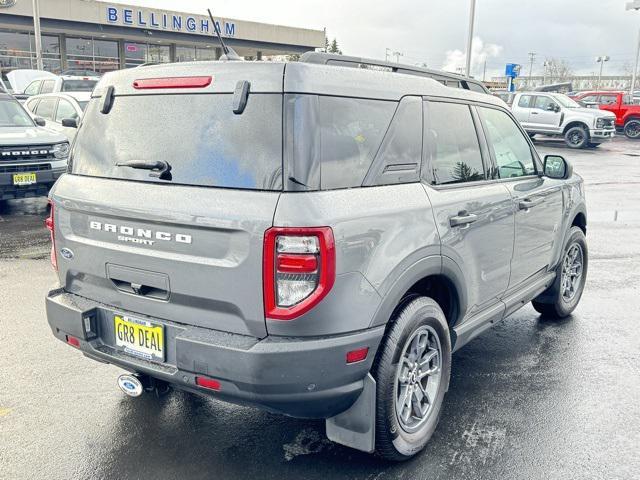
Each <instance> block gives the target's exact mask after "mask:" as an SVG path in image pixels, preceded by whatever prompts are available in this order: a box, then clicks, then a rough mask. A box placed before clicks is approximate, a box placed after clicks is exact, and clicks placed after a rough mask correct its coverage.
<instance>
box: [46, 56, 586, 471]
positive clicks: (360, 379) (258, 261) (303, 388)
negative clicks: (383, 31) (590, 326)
mask: <svg viewBox="0 0 640 480" xmlns="http://www.w3.org/2000/svg"><path fill="white" fill-rule="evenodd" d="M214 77H215V81H214ZM249 84H250V86H251V88H249ZM85 115H86V117H85V119H84V121H83V125H82V127H81V128H80V129H79V131H78V135H77V137H76V140H75V142H74V147H73V154H72V157H71V168H70V173H69V174H67V175H64V176H63V177H62V178H60V180H59V181H58V182H57V183H56V185H55V186H54V188H53V190H52V192H51V195H50V201H51V216H50V217H49V219H48V220H47V226H48V228H49V229H50V230H51V238H52V240H53V242H52V261H53V265H54V268H55V269H56V271H57V275H58V279H59V286H58V287H57V288H55V289H53V290H51V291H50V292H49V294H48V295H47V299H46V305H47V318H48V322H49V324H50V326H51V329H52V332H53V334H54V335H55V337H56V338H58V339H59V340H61V341H63V342H65V343H67V344H69V345H71V346H73V347H75V348H78V349H79V350H80V351H81V352H82V353H83V354H84V355H86V356H87V357H89V358H91V359H95V360H98V361H101V362H107V363H112V364H114V365H117V366H120V367H122V368H124V369H125V370H127V371H128V372H130V373H127V374H125V375H123V376H121V377H120V378H119V386H120V388H122V390H123V391H124V392H125V393H127V394H128V395H131V396H139V395H141V394H142V393H143V392H144V391H153V390H156V391H157V392H165V391H166V389H167V385H173V386H175V387H176V388H179V389H182V390H185V391H188V392H194V393H200V394H206V395H210V396H212V397H215V398H218V399H221V400H226V401H229V402H238V403H243V404H250V405H254V406H258V407H260V408H264V409H266V410H269V411H272V412H280V413H284V414H287V415H291V416H294V417H301V418H317V419H326V427H327V435H328V437H329V438H330V439H332V440H334V441H336V442H338V443H342V444H345V445H348V446H351V447H354V448H357V449H360V450H364V451H367V452H372V451H374V450H375V451H377V452H378V454H379V455H381V456H383V457H385V458H388V459H393V460H405V459H407V458H410V457H412V456H413V455H415V454H416V453H418V452H419V451H420V450H421V449H422V448H423V447H424V446H425V444H426V443H427V441H428V440H429V438H430V437H431V435H432V434H433V432H434V430H435V428H436V425H437V423H438V418H439V417H440V413H441V410H442V406H443V399H444V396H445V393H446V391H447V389H448V386H449V380H450V375H451V354H452V352H453V351H455V350H457V349H459V348H461V347H462V346H463V345H465V344H466V343H467V342H469V341H470V340H471V339H472V338H474V337H476V336H477V335H478V334H480V333H481V332H482V331H484V330H486V329H487V328H489V327H490V326H491V325H492V324H493V323H494V322H496V321H499V320H502V319H503V318H505V317H506V316H508V315H510V314H512V313H513V312H515V311H516V310H518V309H519V308H521V307H522V306H523V305H525V304H527V303H528V302H533V306H534V308H535V309H536V310H538V311H539V312H541V313H543V314H544V315H546V316H548V317H549V318H562V317H566V316H567V315H569V314H570V313H571V312H572V311H573V310H574V309H575V308H576V306H577V304H578V302H579V300H580V297H581V295H582V291H583V287H584V282H585V278H586V273H587V261H588V258H587V244H586V240H585V232H586V207H585V201H584V186H583V182H582V179H581V178H580V177H579V176H578V175H576V174H573V171H572V168H571V166H570V164H569V163H568V162H567V161H566V160H564V159H563V158H562V157H559V156H556V155H549V156H546V157H545V158H544V159H541V158H540V157H539V156H538V153H537V152H536V150H535V148H534V146H533V144H532V143H531V141H530V139H529V138H528V136H527V134H526V132H525V131H524V130H523V129H522V128H521V127H520V125H519V124H518V123H517V121H516V120H515V118H514V117H513V115H512V114H511V112H510V111H509V109H508V108H506V106H505V105H504V103H503V102H502V101H501V100H499V99H497V98H495V97H493V96H491V95H486V94H484V93H476V92H472V91H468V90H464V89H459V88H457V89H456V88H448V87H446V86H443V85H441V84H440V83H438V82H437V81H434V80H433V79H429V78H424V77H422V76H412V75H398V74H396V73H392V72H391V73H390V72H384V71H376V70H374V69H361V68H337V67H334V66H331V65H327V64H317V63H315V64H314V63H305V62H294V63H278V62H232V61H229V62H197V63H191V64H168V65H158V66H149V67H145V68H144V69H139V68H137V69H129V70H122V71H119V72H113V73H109V74H106V75H105V76H104V77H103V78H102V80H101V81H100V83H99V84H98V86H97V87H96V89H95V90H94V92H93V94H92V99H91V101H90V102H89V105H88V107H87V110H86V113H85ZM98 394H99V392H96V395H98ZM229 428H231V427H229Z"/></svg>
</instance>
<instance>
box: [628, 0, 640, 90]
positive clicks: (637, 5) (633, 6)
mask: <svg viewBox="0 0 640 480" xmlns="http://www.w3.org/2000/svg"><path fill="white" fill-rule="evenodd" d="M627 10H636V11H638V10H640V0H634V1H633V2H629V3H627ZM639 61H640V31H638V48H637V49H636V64H635V66H634V67H633V74H632V75H631V89H630V90H629V93H631V98H633V93H634V91H635V88H636V78H637V76H638V62H639Z"/></svg>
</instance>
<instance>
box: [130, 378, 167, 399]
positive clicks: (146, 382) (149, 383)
mask: <svg viewBox="0 0 640 480" xmlns="http://www.w3.org/2000/svg"><path fill="white" fill-rule="evenodd" d="M118 387H120V390H122V391H123V392H124V393H126V394H127V395H129V396H130V397H139V396H140V395H142V394H143V393H144V392H149V393H150V392H155V394H156V396H157V397H158V398H160V397H164V396H165V395H166V394H167V393H169V392H170V391H171V386H170V385H169V384H168V383H167V382H164V381H162V380H158V379H156V378H153V377H150V376H148V375H142V374H140V373H133V374H131V373H127V374H124V375H120V376H119V377H118Z"/></svg>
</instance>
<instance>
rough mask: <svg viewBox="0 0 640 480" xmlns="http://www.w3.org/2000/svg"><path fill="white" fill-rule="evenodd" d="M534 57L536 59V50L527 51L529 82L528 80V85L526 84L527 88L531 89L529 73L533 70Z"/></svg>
mask: <svg viewBox="0 0 640 480" xmlns="http://www.w3.org/2000/svg"><path fill="white" fill-rule="evenodd" d="M535 59H536V52H529V82H528V85H527V88H528V89H529V90H531V83H532V80H531V75H532V72H533V61H534V60H535Z"/></svg>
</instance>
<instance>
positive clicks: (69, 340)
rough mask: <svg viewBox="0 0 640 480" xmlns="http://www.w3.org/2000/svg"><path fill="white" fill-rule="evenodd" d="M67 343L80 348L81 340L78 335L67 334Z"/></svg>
mask: <svg viewBox="0 0 640 480" xmlns="http://www.w3.org/2000/svg"><path fill="white" fill-rule="evenodd" d="M67 343H68V344H69V345H71V346H72V347H76V348H80V340H78V339H77V338H76V337H72V336H71V335H67Z"/></svg>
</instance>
